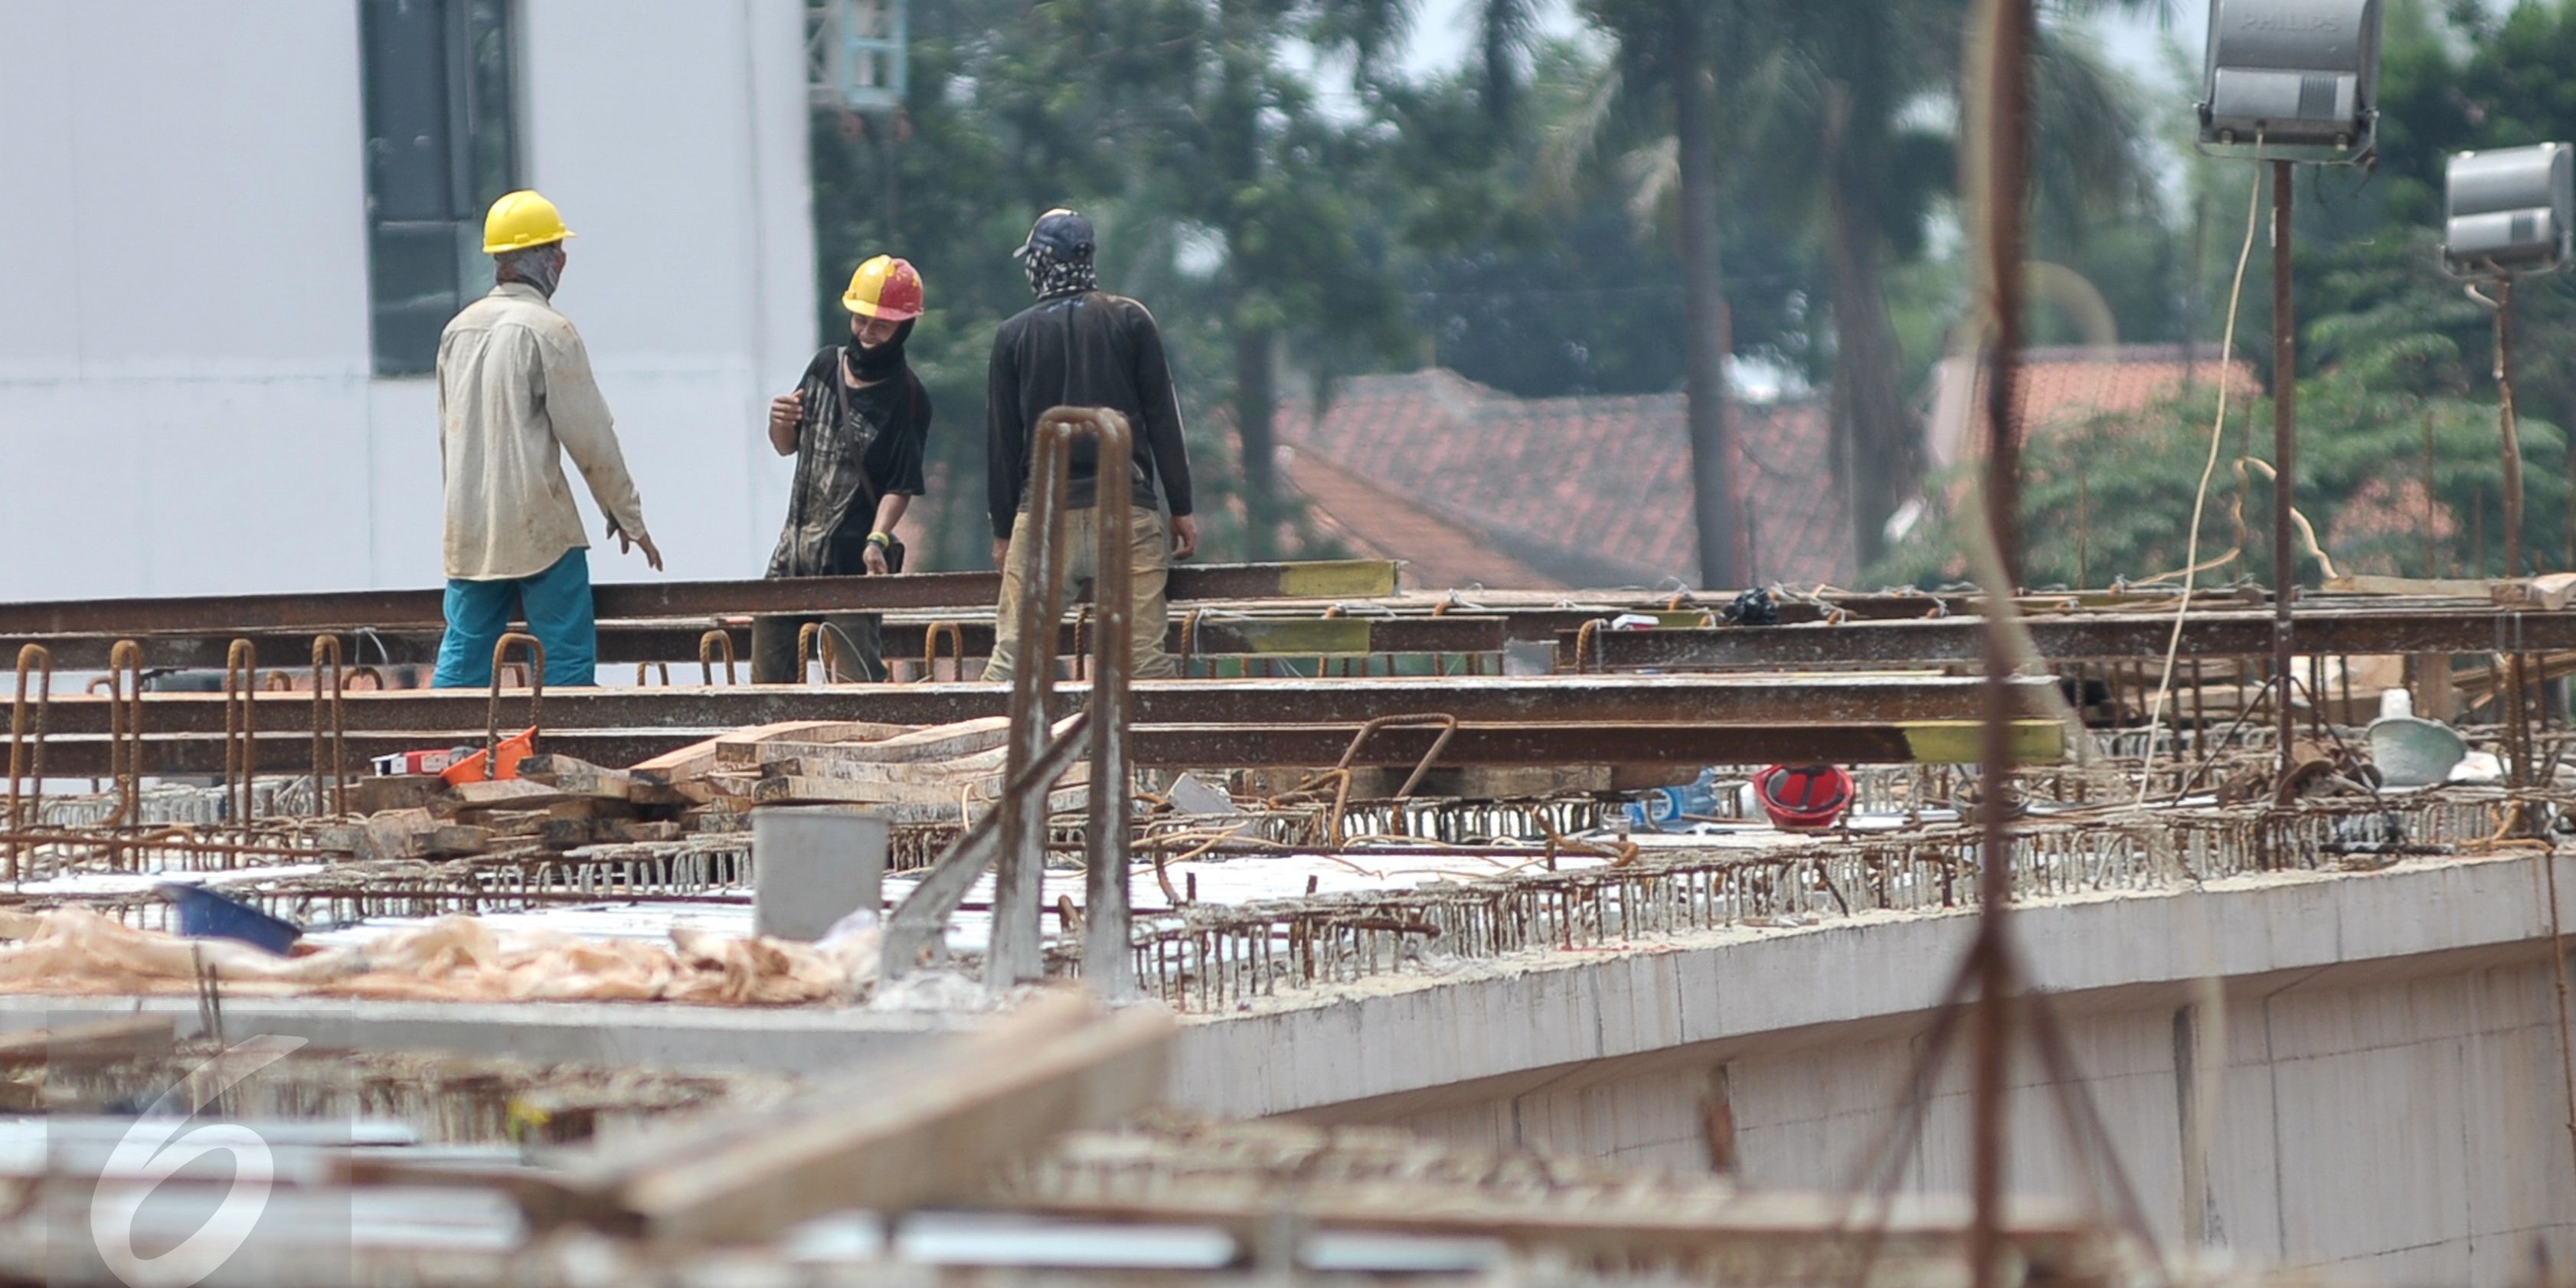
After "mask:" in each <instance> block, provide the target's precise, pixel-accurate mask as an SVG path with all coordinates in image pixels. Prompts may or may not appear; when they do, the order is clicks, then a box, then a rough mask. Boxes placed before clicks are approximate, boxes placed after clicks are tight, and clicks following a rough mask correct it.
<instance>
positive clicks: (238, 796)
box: [224, 639, 259, 827]
mask: <svg viewBox="0 0 2576 1288" xmlns="http://www.w3.org/2000/svg"><path fill="white" fill-rule="evenodd" d="M258 690H259V648H258V646H257V645H255V644H253V643H252V642H251V641H249V640H246V639H239V640H234V641H233V642H232V647H230V648H228V649H226V650H224V804H225V808H226V809H227V810H228V811H230V813H231V814H232V822H233V826H235V827H248V826H250V822H251V816H252V815H253V813H255V812H256V807H257V800H256V799H255V796H254V786H255V784H256V783H257V782H258V779H259V742H258V729H257V725H258V709H257V703H256V702H255V701H254V695H256V694H257V692H258Z"/></svg>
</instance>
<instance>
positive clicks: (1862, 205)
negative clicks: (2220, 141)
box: [1555, 0, 2149, 581]
mask: <svg viewBox="0 0 2576 1288" xmlns="http://www.w3.org/2000/svg"><path fill="white" fill-rule="evenodd" d="M1650 5H1651V0H1624V2H1621V3H1614V2H1613V0H1595V3H1594V4H1593V6H1592V9H1593V12H1594V16H1595V17H1596V18H1597V19H1598V20H1600V21H1601V22H1602V23H1603V24H1604V26H1606V27H1608V28H1609V29H1610V30H1611V31H1612V32H1613V33H1614V34H1617V35H1619V36H1620V37H1621V39H1622V42H1623V51H1624V49H1625V48H1626V46H1627V43H1628V42H1629V41H1631V40H1647V39H1655V38H1657V32H1656V31H1655V30H1652V29H1650V27H1649V26H1648V25H1646V24H1642V23H1638V22H1637V21H1636V19H1635V17H1634V15H1635V13H1636V12H1637V11H1639V10H1643V9H1646V8H1648V7H1649V6H1650ZM1653 7H1660V6H1653ZM1966 8H1967V6H1966V4H1965V3H1964V2H1963V0H1800V2H1799V3H1773V4H1764V5H1756V4H1753V3H1751V2H1750V0H1740V2H1739V3H1734V4H1729V5H1724V6H1720V7H1717V8H1714V9H1709V10H1704V11H1703V12H1707V13H1709V14H1710V15H1711V21H1712V22H1714V23H1716V24H1719V29H1720V30H1721V31H1722V32H1723V37H1722V39H1720V40H1719V41H1717V42H1715V43H1714V44H1713V45H1712V46H1711V47H1709V48H1708V49H1707V50H1706V51H1705V52H1702V51H1692V52H1694V53H1697V54H1698V56H1699V61H1700V62H1701V64H1702V65H1703V66H1706V67H1708V69H1709V79H1705V80H1701V79H1697V78H1694V80H1695V82H1696V83H1697V84H1702V85H1709V84H1713V86H1714V93H1713V94H1712V95H1711V96H1710V97H1709V98H1707V99H1704V100H1701V101H1700V105H1699V106H1698V107H1697V109H1696V110H1694V111H1691V112H1689V113H1687V114H1686V116H1685V114H1682V113H1679V112H1676V114H1675V116H1674V117H1673V118H1672V125H1671V126H1670V127H1666V126H1664V125H1662V124H1661V123H1660V122H1658V123H1657V124H1656V125H1655V127H1654V129H1655V130H1656V131H1661V130H1664V129H1666V128H1669V129H1670V132H1669V133H1654V134H1650V136H1649V137H1645V138H1642V139H1637V138H1630V139H1625V140H1620V141H1621V142H1624V143H1626V144H1627V145H1628V146H1629V148H1630V150H1629V152H1628V154H1627V164H1626V167H1625V169H1626V175H1625V176H1624V177H1625V179H1626V181H1627V182H1628V183H1630V184H1631V185H1632V195H1631V204H1632V207H1633V208H1634V209H1635V210H1636V211H1638V213H1639V215H1640V218H1641V220H1642V219H1647V218H1655V217H1659V216H1660V212H1662V211H1663V210H1664V209H1665V207H1666V205H1667V202H1668V201H1669V198H1670V197H1671V195H1672V194H1673V193H1674V192H1675V191H1677V190H1678V191H1679V192H1680V193H1681V195H1682V196H1683V197H1684V199H1685V202H1687V201H1688V198H1689V188H1690V185H1689V184H1688V183H1686V182H1685V179H1686V178H1687V177H1688V175H1689V167H1687V166H1686V165H1685V164H1684V163H1685V161H1686V160H1687V159H1688V158H1691V157H1694V156H1696V157H1702V158H1707V159H1708V161H1709V162H1710V165H1711V169H1720V168H1719V167H1718V166H1717V165H1716V162H1717V161H1718V160H1719V159H1720V158H1734V159H1735V160H1734V166H1735V168H1736V169H1737V170H1738V171H1739V172H1740V173H1744V174H1748V175H1750V174H1760V175H1763V176H1765V177H1766V178H1767V179H1769V180H1770V181H1771V182H1770V183H1769V184H1768V185H1767V187H1766V189H1765V192H1764V198H1765V200H1766V201H1767V202H1769V203H1772V204H1774V205H1777V206H1780V207H1782V208H1783V209H1785V210H1789V211H1798V210H1801V209H1803V210H1804V211H1806V212H1807V213H1806V217H1805V218H1804V219H1802V220H1795V221H1793V222H1804V223H1809V224H1812V225H1813V226H1816V227H1818V228H1820V229H1821V230H1822V231H1821V233H1820V237H1819V240H1820V245H1819V247H1818V250H1819V251H1820V252H1821V253H1820V255H1819V258H1820V259H1821V260H1822V261H1823V267H1824V269H1825V278H1826V282H1825V295H1826V299H1827V301H1828V307H1829V311H1830V314H1831V317H1832V321H1833V352H1832V357H1831V363H1830V370H1831V378H1830V385H1831V390H1832V401H1833V420H1834V426H1835V433H1836V440H1837V441H1836V448H1837V450H1836V452H1835V454H1834V456H1835V460H1836V467H1837V472H1838V474H1839V476H1840V482H1841V485H1842V488H1843V491H1844V494H1845V496H1846V498H1847V500H1848V502H1849V506H1848V512H1849V514H1850V517H1851V522H1852V536H1853V547H1854V551H1855V554H1856V556H1857V563H1858V565H1859V566H1861V567H1868V566H1870V565H1871V564H1873V563H1875V562H1877V561H1878V559H1879V558H1880V556H1881V555H1882V554H1883V552H1884V547H1885V532H1886V527H1887V522H1888V519H1889V517H1890V516H1891V515H1893V514H1895V513H1896V512H1897V511H1898V510H1899V509H1900V508H1901V507H1902V506H1903V505H1904V503H1905V501H1906V499H1907V498H1908V496H1909V495H1910V494H1912V493H1913V491H1914V490H1915V489H1916V487H1917V486H1918V485H1919V484H1920V481H1921V477H1922V468H1923V450H1922V435H1921V433H1920V429H1919V427H1918V426H1917V425H1916V424H1915V422H1914V418H1913V416H1912V414H1911V413H1910V411H1909V410H1908V408H1907V405H1906V398H1905V394H1904V391H1903V389H1902V375H1903V370H1904V363H1903V360H1902V354H1901V352H1900V350H1899V346H1898V344H1897V340H1896V328H1895V325H1894V322H1893V320H1892V317H1891V314H1890V309H1889V303H1888V274H1889V271H1890V269H1891V267H1892V266H1893V265H1895V264H1898V263H1901V262H1904V261H1905V260H1908V259H1911V258H1913V257H1914V256H1916V255H1918V254H1920V253H1921V252H1922V250H1923V248H1924V241H1925V236H1924V234H1925V230H1926V228H1927V227H1928V225H1929V222H1930V217H1931V214H1932V212H1933V210H1934V208H1935V206H1936V204H1937V203H1938V202H1939V201H1940V200H1941V199H1942V198H1943V197H1944V196H1945V195H1946V194H1947V193H1949V192H1950V191H1951V189H1952V187H1953V185H1954V182H1955V178H1956V174H1957V168H1958V167H1957V155H1956V151H1955V148H1954V146H1953V143H1952V140H1951V138H1950V136H1949V135H1948V134H1947V133H1946V132H1944V131H1941V130H1937V129H1933V128H1930V127H1928V126H1924V125H1914V124H1908V122H1909V120H1912V119H1914V118H1913V117H1911V116H1910V115H1909V113H1912V112H1913V111H1914V110H1915V109H1917V108H1918V107H1920V106H1922V105H1924V104H1926V103H1927V102H1929V101H1935V100H1943V99H1947V100H1953V101H1955V97H1956V93H1957V80H1958V76H1959V69H1958V66H1957V63H1958V58H1957V51H1958V49H1959V45H1960V41H1959V34H1960V31H1961V28H1962V25H1963V23H1964V21H1965V17H1966ZM1623 22H1625V23H1626V24H1628V25H1623ZM1685 34H1687V33H1685ZM1662 38H1663V39H1665V40H1666V41H1667V42H1668V43H1667V46H1666V51H1665V52H1667V53H1668V52H1669V51H1670V50H1673V49H1676V48H1682V46H1680V45H1678V44H1677V43H1675V42H1672V38H1671V36H1669V35H1666V36H1664V37H1662ZM1712 55H1722V61H1721V60H1720V58H1718V57H1713V56H1712ZM1667 61H1668V62H1669V61H1671V59H1670V58H1668V59H1667ZM2034 63H2035V68H2034V78H2033V79H2034V95H2033V98H2034V103H2033V110H2034V114H2035V121H2034V125H2035V128H2036V139H2035V151H2036V165H2035V171H2036V173H2037V174H2038V175H2039V176H2040V179H2039V182H2038V184H2037V187H2038V189H2039V194H2040V206H2041V210H2042V212H2043V214H2047V215H2053V216H2055V217H2057V218H2059V219H2060V220H2061V221H2066V222H2073V221H2076V220H2078V219H2080V217H2081V216H2082V215H2083V214H2085V213H2098V211H2099V209H2100V208H2101V207H2102V206H2103V205H2105V203H2112V204H2117V203H2124V202H2125V203H2128V204H2129V205H2130V206H2131V207H2134V206H2136V205H2138V204H2142V203H2143V201H2144V199H2145V196H2146V193H2147V192H2148V190H2149V180H2148V178H2147V174H2146V170H2145V167H2144V164H2143V162H2142V161H2141V159H2140V151H2139V147H2140V143H2139V140H2140V127H2139V124H2138V122H2137V120H2136V118H2135V115H2134V114H2133V113H2128V112H2125V111H2122V110H2120V93H2119V89H2118V85H2117V78H2116V77H2115V76H2114V75H2113V74H2112V73H2111V72H2109V71H2108V70H2107V69H2106V68H2105V67H2104V66H2103V65H2102V64H2101V63H2100V62H2098V61H2097V60H2096V59H2094V58H2093V57H2092V56H2091V55H2090V53H2089V51H2087V50H2086V49H2085V48H2084V47H2083V46H2082V45H2081V44H2080V43H2078V42H2075V41H2073V40H2070V39H2069V38H2067V37H2066V36H2065V34H2064V33H2062V32H2059V31H2056V30H2054V29H2045V28H2044V29H2043V30H2042V32H2041V34H2040V38H2039V41H2038V44H2037V45H2036V47H2035V49H2034ZM1634 67H1635V63H1634V61H1633V60H1631V59H1627V58H1624V57H1623V59H1622V63H1621V74H1630V73H1631V71H1632V69H1633V68H1634ZM1673 87H1674V88H1676V89H1679V88H1685V87H1686V86H1684V85H1683V83H1681V82H1675V83H1674V86H1673ZM1624 92H1626V90H1625V87H1623V86H1622V85H1621V84H1620V83H1619V82H1618V80H1617V79H1616V78H1615V77H1614V78H1611V79H1607V80H1605V83H1604V85H1603V87H1602V89H1601V90H1600V92H1599V93H1597V94H1596V97H1595V100H1594V105H1593V110H1591V111H1588V112H1586V113H1584V114H1582V115H1581V116H1579V117H1578V118H1577V119H1576V120H1574V121H1573V122H1571V123H1570V124H1569V126H1568V129H1567V135H1568V137H1567V138H1565V139H1561V140H1559V141H1558V142H1557V151H1558V153H1559V159H1558V164H1557V165H1556V167H1555V169H1556V171H1557V175H1558V182H1559V183H1561V184H1562V183H1566V182H1568V181H1569V176H1570V175H1571V174H1572V167H1571V166H1570V165H1568V164H1567V160H1568V159H1569V158H1580V157H1582V156H1584V155H1586V154H1587V153H1588V152H1589V151H1590V150H1592V149H1595V148H1598V147H1601V146H1603V144H1604V142H1605V140H1607V139H1609V138H1610V137H1611V136H1612V134H1613V132H1614V131H1616V130H1617V129H1619V128H1620V127H1621V126H1622V125H1623V124H1624V125H1627V126H1629V127H1630V128H1633V126H1634V124H1635V120H1636V118H1635V117H1634V116H1633V115H1631V116H1628V117H1624V118H1623V117H1622V116H1621V114H1620V113H1618V112H1616V111H1615V110H1613V106H1612V99H1613V98H1614V97H1615V96H1617V95H1619V94H1621V93H1624ZM1927 115H1928V114H1927ZM1685 119H1691V120H1695V121H1702V122H1709V123H1711V125H1712V128H1711V129H1710V130H1709V131H1708V134H1707V136H1706V137H1701V136H1699V135H1697V134H1696V133H1694V134H1693V135H1691V136H1689V137H1688V139H1687V141H1688V143H1689V144H1690V146H1687V147H1686V146H1684V143H1685V141H1686V138H1685V134H1684V132H1683V131H1682V130H1681V129H1680V128H1679V127H1680V125H1681V124H1682V122H1683V121H1684V120H1685ZM1720 177H1723V176H1722V170H1721V175H1720ZM1702 182H1705V180H1703V181H1702ZM1714 223H1715V221H1714V219H1712V218H1704V217H1699V216H1693V215H1689V214H1687V213H1686V214H1685V216H1684V217H1683V218H1682V220H1681V221H1680V227H1679V231H1680V233H1681V234H1682V237H1683V248H1684V250H1685V252H1686V255H1687V253H1689V252H1690V251H1691V239H1693V238H1704V239H1705V240H1706V242H1707V246H1706V248H1705V250H1704V251H1703V252H1702V253H1703V255H1704V259H1705V262H1707V263H1709V264H1712V265H1713V263H1714V261H1715V259H1716V252H1715V241H1716V232H1715V228H1714ZM1685 271H1686V273H1689V272H1692V270H1691V269H1690V268H1689V267H1688V266H1687V265H1686V269H1685ZM1697 281H1698V279H1697V276H1696V274H1694V275H1693V278H1692V281H1691V282H1689V283H1686V285H1694V284H1697ZM1708 289H1709V290H1711V291H1713V290H1715V289H1716V288H1715V285H1714V284H1712V285H1710V286H1709V287H1708ZM1693 316H1694V317H1695V318H1696V317H1713V319H1714V320H1713V321H1712V322H1709V323H1706V324H1704V325H1705V326H1707V328H1708V329H1709V330H1710V331H1712V332H1723V330H1724V329H1725V310H1724V304H1723V302H1722V301H1720V302H1719V303H1718V305H1717V307H1716V309H1715V310H1714V311H1713V313H1701V312H1699V311H1697V310H1695V311H1694V314H1693ZM1696 329H1697V328H1695V330H1696ZM1692 344H1693V351H1694V353H1695V354H1696V353H1699V352H1701V351H1702V349H1703V348H1704V346H1702V345H1701V343H1700V342H1699V339H1698V337H1697V335H1695V336H1694V338H1693V341H1692ZM1726 347H1728V346H1726V345H1725V342H1724V341H1723V339H1721V340H1720V342H1719V349H1718V351H1719V352H1720V353H1721V354H1722V353H1723V352H1725V349H1726ZM1695 387H1698V386H1696V385H1695ZM1720 387H1722V386H1720ZM1708 401H1710V402H1713V403H1716V404H1717V406H1716V407H1715V408H1714V411H1713V414H1712V415H1711V416H1709V417H1707V418H1706V419H1712V420H1725V419H1731V416H1730V415H1729V413H1730V412H1731V410H1732V403H1731V400H1725V399H1714V398H1713V399H1710V400H1708ZM1698 423H1699V418H1695V421H1694V424H1695V425H1697V424H1698ZM1705 433H1706V431H1703V430H1695V432H1694V440H1693V441H1694V443H1695V444H1696V443H1700V442H1711V441H1713V442H1721V443H1722V442H1729V441H1731V438H1732V436H1731V434H1729V433H1727V431H1726V428H1725V427H1724V426H1723V425H1722V424H1721V425H1720V426H1719V427H1718V429H1717V430H1716V436H1715V437H1714V438H1713V439H1712V438H1708V437H1704V434H1705ZM1701 456H1702V458H1703V459H1707V458H1712V457H1713V458H1715V459H1716V460H1717V461H1719V462H1722V461H1723V460H1725V459H1726V457H1725V456H1724V454H1723V452H1722V451H1721V452H1709V453H1702V454H1701ZM1702 486H1703V487H1704V488H1720V487H1722V484H1721V483H1719V482H1718V481H1715V480H1710V481H1707V482H1704V483H1703V484H1702ZM1702 495H1703V498H1704V500H1703V513H1705V514H1718V513H1722V512H1725V511H1724V507H1725V506H1726V505H1727V504H1728V501H1729V498H1728V497H1726V496H1725V495H1723V493H1722V492H1720V493H1719V494H1717V495H1716V496H1715V500H1716V505H1715V506H1710V505H1708V504H1707V503H1706V499H1705V498H1707V497H1708V496H1709V493H1707V492H1703V494H1702ZM1724 530H1725V529H1723V528H1722V527H1721V528H1718V529H1717V531H1719V532H1723V531H1724ZM1706 539H1707V533H1706V532H1705V531H1704V533H1703V540H1706ZM1704 558H1705V554H1704ZM1703 566H1704V567H1717V566H1719V565H1718V564H1717V563H1716V562H1713V561H1712V562H1704V564H1703ZM1710 580H1712V581H1714V580H1715V579H1713V578H1712V579H1710Z"/></svg>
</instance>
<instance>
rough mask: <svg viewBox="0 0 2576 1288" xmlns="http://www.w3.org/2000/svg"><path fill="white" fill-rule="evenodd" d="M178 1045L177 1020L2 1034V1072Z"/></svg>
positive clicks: (147, 1018)
mask: <svg viewBox="0 0 2576 1288" xmlns="http://www.w3.org/2000/svg"><path fill="white" fill-rule="evenodd" d="M178 1044H179V1021H178V1019H177V1017H176V1016H173V1015H169V1014H162V1015H120V1016H117V1017H116V1018H114V1019H107V1020H92V1021H88V1022H86V1023H81V1024H59V1025H55V1026H54V1027H52V1028H45V1029H22V1030H20V1031H18V1032H15V1033H0V1068H12V1069H15V1068H25V1067H28V1066H30V1065H44V1064H68V1063H74V1062H83V1063H86V1062H94V1061H104V1060H118V1059H124V1058H126V1057H128V1056H137V1055H158V1054H160V1053H162V1052H165V1051H168V1050H170V1049H171V1048H173V1047H175V1046H177V1045H178Z"/></svg>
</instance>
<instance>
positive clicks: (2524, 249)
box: [2442, 143, 2576, 278]
mask: <svg viewBox="0 0 2576 1288" xmlns="http://www.w3.org/2000/svg"><path fill="white" fill-rule="evenodd" d="M2448 177H2449V184H2448V187H2449V194H2448V201H2447V207H2446V209H2445V211H2444V215H2445V218H2444V220H2443V228H2442V264H2443V266H2444V267H2446V268H2448V269H2449V270H2450V271H2451V272H2452V273H2454V274H2456V275H2458V276H2461V277H2478V278H2496V277H2509V276H2513V275H2515V274H2519V273H2547V272H2551V271H2554V270H2556V269H2560V268H2564V267H2566V265H2567V263H2568V261H2569V259H2570V258H2571V254H2570V251H2571V249H2576V240H2571V237H2576V147H2571V146H2570V145H2568V144H2565V143H2535V144H2532V145H2531V146H2529V147H2519V148H2488V149H2484V150H2482V151H2477V152H2454V153H2452V154H2451V163H2450V167H2449V176H2448Z"/></svg>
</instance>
